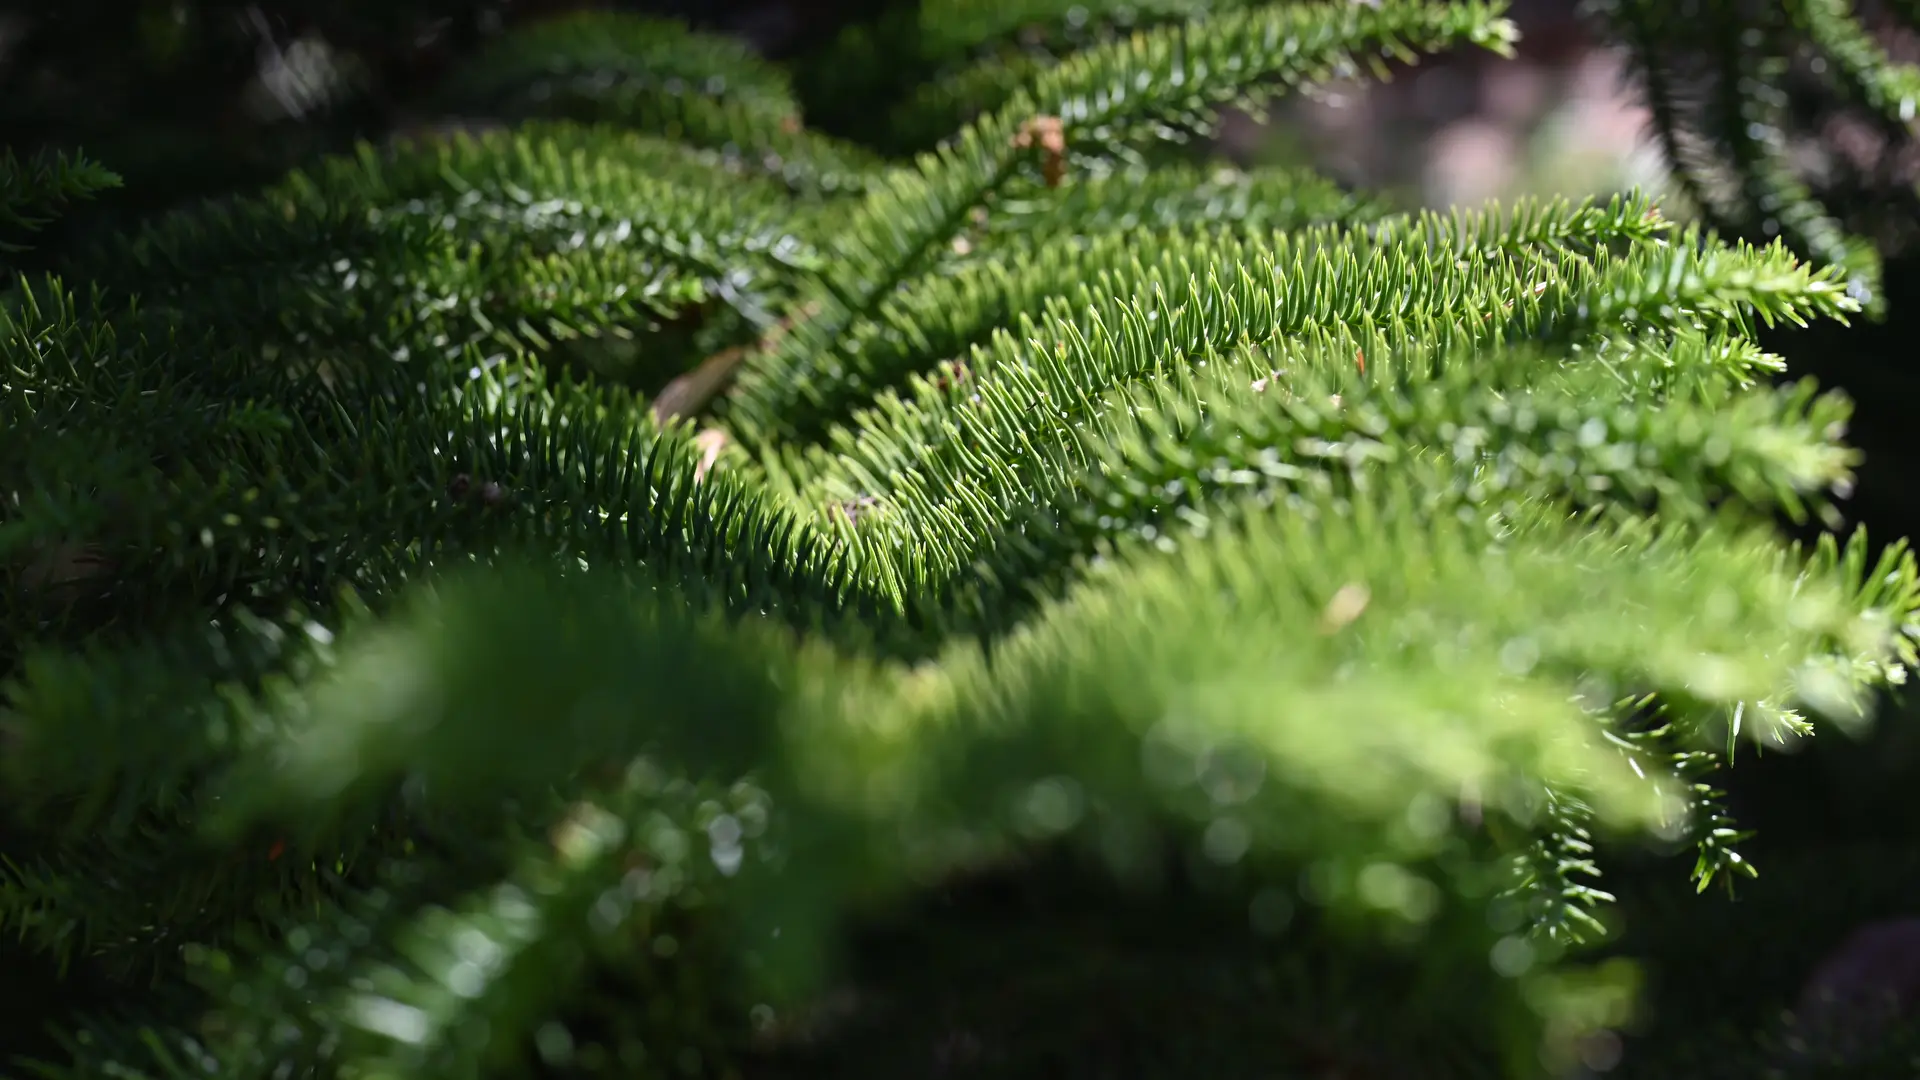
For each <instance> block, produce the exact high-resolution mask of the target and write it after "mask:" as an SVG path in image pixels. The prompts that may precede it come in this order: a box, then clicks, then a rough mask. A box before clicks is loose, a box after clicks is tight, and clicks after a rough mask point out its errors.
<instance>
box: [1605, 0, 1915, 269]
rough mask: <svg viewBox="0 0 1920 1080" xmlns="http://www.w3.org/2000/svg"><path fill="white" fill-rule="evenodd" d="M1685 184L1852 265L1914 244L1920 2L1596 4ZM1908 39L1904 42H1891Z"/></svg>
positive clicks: (1718, 215) (1731, 211) (1638, 0)
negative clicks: (1628, 60) (1914, 42)
mask: <svg viewBox="0 0 1920 1080" xmlns="http://www.w3.org/2000/svg"><path fill="white" fill-rule="evenodd" d="M1594 7H1595V8H1596V10H1598V11H1599V12H1601V13H1602V14H1603V15H1604V16H1605V17H1606V19H1607V20H1608V22H1609V23H1610V25H1611V27H1612V29H1613V31H1614V32H1615V33H1616V35H1617V36H1618V37H1619V39H1620V40H1621V42H1622V44H1624V45H1625V46H1626V47H1627V49H1628V52H1629V54H1630V55H1631V57H1632V59H1633V61H1634V74H1635V81H1636V83H1637V85H1638V88H1639V89H1640V91H1641V93H1642V96H1643V97H1644V99H1645V101H1646V103H1647V104H1648V106H1649V108H1650V112H1651V115H1652V118H1653V128H1654V134H1655V135H1656V136H1657V138H1658V141H1659V143H1660V145H1661V148H1662V149H1663V150H1664V152H1665V157H1666V159H1667V161H1668V163H1669V164H1670V165H1671V166H1672V168H1673V171H1674V175H1675V178H1676V180H1677V181H1678V183H1677V187H1678V189H1679V190H1680V191H1681V192H1683V193H1684V194H1685V196H1686V197H1687V199H1688V200H1689V201H1690V202H1691V203H1692V204H1694V206H1695V207H1696V208H1697V209H1698V210H1699V211H1700V212H1701V213H1702V214H1704V215H1705V216H1706V217H1707V218H1708V219H1709V220H1710V221H1712V222H1714V223H1715V224H1716V225H1717V226H1718V227H1719V228H1720V229H1721V230H1722V231H1724V232H1728V233H1737V234H1739V235H1744V236H1748V237H1751V238H1756V239H1770V238H1773V237H1779V238H1782V239H1784V240H1786V241H1787V242H1788V243H1789V244H1790V245H1791V246H1793V247H1794V249H1795V250H1797V251H1799V252H1801V253H1802V254H1804V255H1806V256H1808V257H1811V258H1814V259H1817V260H1820V261H1822V262H1824V263H1828V264H1832V265H1837V266H1842V267H1845V268H1847V270H1848V273H1849V275H1850V277H1851V279H1852V281H1853V282H1854V288H1855V290H1856V295H1857V296H1858V297H1860V298H1861V299H1863V300H1865V301H1866V302H1867V303H1868V304H1869V306H1870V307H1877V305H1878V304H1879V302H1880V299H1881V298H1880V296H1879V259H1880V256H1881V255H1882V254H1883V253H1887V252H1891V251H1897V250H1904V249H1906V248H1908V247H1909V246H1910V245H1911V243H1912V241H1913V234H1912V228H1911V221H1912V219H1913V213H1912V210H1913V205H1914V201H1913V193H1914V184H1915V180H1916V179H1920V178H1916V177H1915V176H1914V175H1913V173H1912V167H1911V157H1912V155H1911V151H1912V148H1913V132H1914V123H1915V120H1916V114H1915V110H1916V109H1917V108H1920V67H1916V66H1915V63H1914V59H1915V57H1914V56H1913V50H1912V48H1911V45H1910V44H1909V43H1910V42H1911V39H1912V35H1913V34H1914V33H1916V32H1920V21H1916V19H1920V10H1916V9H1915V8H1914V6H1913V5H1912V4H1911V3H1906V2H1903V0H1891V2H1880V0H1860V2H1858V3H1855V2H1852V0H1787V2H1784V3H1770V2H1769V3H1756V2H1748V0H1681V2H1679V3H1668V2H1659V0H1597V2H1596V3H1595V5H1594ZM1895 42H1899V43H1900V48H1899V49H1897V50H1894V49H1892V48H1890V47H1891V46H1892V45H1893V43H1895Z"/></svg>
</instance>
